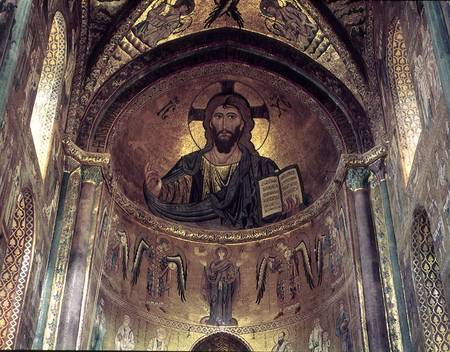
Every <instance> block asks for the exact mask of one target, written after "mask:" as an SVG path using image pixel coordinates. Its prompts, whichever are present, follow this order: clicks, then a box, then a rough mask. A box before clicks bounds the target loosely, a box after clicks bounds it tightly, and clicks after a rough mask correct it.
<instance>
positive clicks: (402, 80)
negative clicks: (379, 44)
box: [387, 19, 422, 184]
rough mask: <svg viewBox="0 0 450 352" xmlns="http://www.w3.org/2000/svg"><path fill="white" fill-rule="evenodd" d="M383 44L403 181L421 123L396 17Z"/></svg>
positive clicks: (406, 176) (414, 150)
mask: <svg viewBox="0 0 450 352" xmlns="http://www.w3.org/2000/svg"><path fill="white" fill-rule="evenodd" d="M387 48H388V50H387V67H388V77H389V84H390V87H391V92H392V94H393V98H394V108H395V117H396V119H395V120H396V125H397V128H398V134H397V141H398V145H399V150H400V156H401V160H402V169H403V174H404V175H403V176H404V180H405V184H406V183H408V179H409V174H410V172H411V167H412V164H413V161H414V155H415V152H416V148H417V144H418V142H419V137H420V134H421V132H422V124H421V122H420V116H419V108H418V105H417V100H416V94H415V92H414V86H413V83H412V82H413V81H412V75H411V69H410V66H409V63H408V58H407V48H406V43H405V40H404V37H403V32H402V28H401V26H400V20H398V19H394V21H393V23H391V25H390V27H389V33H388V47H387Z"/></svg>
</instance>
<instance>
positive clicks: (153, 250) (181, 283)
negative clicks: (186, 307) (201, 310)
mask: <svg viewBox="0 0 450 352" xmlns="http://www.w3.org/2000/svg"><path fill="white" fill-rule="evenodd" d="M143 259H147V262H148V266H147V293H148V295H149V301H147V302H146V306H147V309H149V307H150V305H151V304H155V305H158V306H159V308H160V309H161V310H162V311H164V309H163V308H162V306H161V305H162V303H163V300H164V298H165V297H166V296H168V295H169V293H170V283H171V281H172V279H171V278H172V275H173V274H172V271H175V273H176V280H177V291H178V295H179V296H180V299H181V301H182V302H184V301H186V278H187V265H186V258H185V257H184V254H183V253H182V252H181V251H176V252H175V251H174V253H173V254H171V253H170V245H169V242H168V241H167V240H165V239H160V240H159V241H158V243H157V244H156V245H151V244H149V243H148V242H147V241H146V240H145V239H141V240H140V242H139V244H138V246H137V249H136V252H135V255H134V261H133V269H132V278H131V284H132V285H133V286H134V285H136V283H137V281H138V279H139V276H140V272H141V264H142V261H143Z"/></svg>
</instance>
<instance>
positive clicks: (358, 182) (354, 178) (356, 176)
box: [346, 167, 370, 192]
mask: <svg viewBox="0 0 450 352" xmlns="http://www.w3.org/2000/svg"><path fill="white" fill-rule="evenodd" d="M369 176H370V171H369V169H367V168H366V167H356V168H351V169H349V170H348V171H347V178H346V184H347V187H348V188H349V189H350V190H351V191H353V192H355V191H357V190H360V189H367V188H368V187H369V182H368V180H369Z"/></svg>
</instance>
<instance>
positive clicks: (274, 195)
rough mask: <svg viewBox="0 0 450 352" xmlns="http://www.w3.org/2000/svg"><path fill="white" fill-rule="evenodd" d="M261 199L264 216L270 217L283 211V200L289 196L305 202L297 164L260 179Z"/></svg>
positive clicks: (300, 202)
mask: <svg viewBox="0 0 450 352" xmlns="http://www.w3.org/2000/svg"><path fill="white" fill-rule="evenodd" d="M258 188H259V200H260V203H261V212H262V218H263V219H264V218H268V217H270V216H272V215H275V214H281V213H282V211H283V202H286V201H287V200H288V199H289V198H292V199H296V200H297V202H298V204H299V205H300V204H302V203H303V194H302V186H301V182H300V172H299V169H298V166H297V165H290V166H287V167H285V168H284V169H282V170H280V171H278V172H276V173H275V174H274V175H270V176H267V177H264V178H263V179H260V180H259V181H258Z"/></svg>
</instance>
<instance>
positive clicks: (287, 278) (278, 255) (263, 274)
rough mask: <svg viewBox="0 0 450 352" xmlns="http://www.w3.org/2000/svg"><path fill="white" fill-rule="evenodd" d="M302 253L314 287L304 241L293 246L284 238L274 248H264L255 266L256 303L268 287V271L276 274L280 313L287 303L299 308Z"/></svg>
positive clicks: (304, 264)
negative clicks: (291, 247)
mask: <svg viewBox="0 0 450 352" xmlns="http://www.w3.org/2000/svg"><path fill="white" fill-rule="evenodd" d="M300 257H301V259H302V266H303V270H304V273H305V276H306V280H307V282H308V285H309V287H310V288H311V289H312V288H314V283H313V274H312V269H311V258H310V255H309V251H308V248H307V247H306V244H305V242H304V241H301V242H300V243H299V244H298V245H297V246H296V247H295V248H294V249H290V248H289V247H288V246H287V245H286V243H284V241H283V240H280V241H278V242H277V243H276V245H275V247H274V250H273V251H272V252H267V251H266V252H263V253H262V255H261V256H260V258H259V259H258V264H257V266H256V303H258V304H259V303H260V302H261V299H262V298H263V296H264V292H265V289H266V280H267V276H268V273H269V272H271V273H276V274H277V288H276V292H277V301H278V314H277V315H276V316H275V319H277V318H279V317H280V316H282V315H283V314H284V309H285V307H287V306H291V305H296V306H297V308H296V312H298V311H299V310H300V305H299V297H300Z"/></svg>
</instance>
